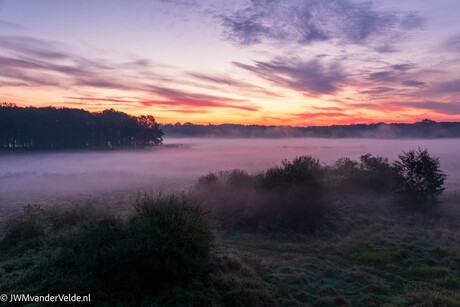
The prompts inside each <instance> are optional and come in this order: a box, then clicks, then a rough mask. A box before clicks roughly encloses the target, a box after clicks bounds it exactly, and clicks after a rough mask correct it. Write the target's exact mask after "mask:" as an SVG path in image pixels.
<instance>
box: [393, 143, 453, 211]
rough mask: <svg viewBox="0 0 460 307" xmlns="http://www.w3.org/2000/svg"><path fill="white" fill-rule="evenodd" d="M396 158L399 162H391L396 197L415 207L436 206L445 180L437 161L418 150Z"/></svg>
mask: <svg viewBox="0 0 460 307" xmlns="http://www.w3.org/2000/svg"><path fill="white" fill-rule="evenodd" d="M398 157H399V160H396V161H394V162H393V169H394V171H395V174H396V196H397V197H398V198H399V199H400V200H401V201H402V202H404V203H405V204H409V205H413V206H417V207H424V206H426V205H433V204H436V203H437V202H438V197H439V196H441V194H442V192H443V191H444V187H443V185H444V180H445V178H446V175H445V174H444V173H443V172H442V171H441V169H440V168H439V159H438V158H433V157H431V156H430V155H429V154H428V151H427V150H426V149H425V150H421V149H420V148H419V149H418V150H410V151H408V152H405V153H403V154H401V155H399V156H398Z"/></svg>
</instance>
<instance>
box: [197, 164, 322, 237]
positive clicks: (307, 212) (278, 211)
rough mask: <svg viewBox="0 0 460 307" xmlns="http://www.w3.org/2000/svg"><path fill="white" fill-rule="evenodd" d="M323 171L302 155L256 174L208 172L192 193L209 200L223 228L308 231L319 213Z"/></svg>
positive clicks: (319, 166) (320, 210)
mask: <svg viewBox="0 0 460 307" xmlns="http://www.w3.org/2000/svg"><path fill="white" fill-rule="evenodd" d="M323 172H324V170H323V168H322V166H321V164H320V162H319V161H318V160H317V159H315V158H312V157H310V156H303V157H298V158H295V159H294V160H293V161H292V162H291V161H286V160H285V161H283V162H282V166H281V167H274V168H270V169H268V170H267V171H266V172H262V173H260V174H257V175H249V174H247V173H246V172H244V171H242V170H233V171H227V172H218V173H211V174H208V175H206V176H204V177H202V178H200V179H199V181H198V184H197V185H196V187H195V190H196V191H197V192H198V193H199V194H200V195H202V196H203V197H205V198H206V199H208V200H210V202H211V203H212V204H213V208H214V210H215V212H216V214H217V215H218V216H219V217H220V220H221V223H223V224H224V225H226V226H231V227H234V226H236V227H242V228H245V229H260V228H263V229H267V228H268V229H279V228H280V227H281V228H290V229H297V230H311V229H312V228H314V227H315V225H316V223H317V219H318V218H319V217H320V216H321V214H322V210H323V205H324V191H323V190H324V189H323V184H322V183H321V176H322V174H323Z"/></svg>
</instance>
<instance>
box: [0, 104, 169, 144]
mask: <svg viewBox="0 0 460 307" xmlns="http://www.w3.org/2000/svg"><path fill="white" fill-rule="evenodd" d="M162 136H163V132H162V130H161V129H160V127H159V125H158V123H157V122H156V121H155V118H154V117H153V116H150V115H149V116H139V117H135V116H131V115H128V114H126V113H123V112H118V111H115V110H113V109H108V110H104V111H102V112H99V113H91V112H88V111H85V110H82V109H70V108H54V107H45V108H35V107H26V108H22V107H18V106H16V105H14V104H8V103H2V104H0V150H8V149H68V148H100V149H102V148H133V147H145V146H151V145H159V144H161V143H162V142H163V139H162Z"/></svg>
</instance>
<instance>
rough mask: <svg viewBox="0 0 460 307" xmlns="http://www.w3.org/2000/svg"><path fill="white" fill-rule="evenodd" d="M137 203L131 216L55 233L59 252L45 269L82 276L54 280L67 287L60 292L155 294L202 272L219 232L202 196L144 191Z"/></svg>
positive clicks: (55, 242)
mask: <svg viewBox="0 0 460 307" xmlns="http://www.w3.org/2000/svg"><path fill="white" fill-rule="evenodd" d="M134 208H135V213H134V214H133V215H132V216H130V217H128V218H126V219H123V218H115V217H110V216H108V217H105V218H104V219H102V220H100V221H97V222H92V223H88V224H86V225H83V226H82V227H80V228H79V229H77V230H76V231H74V232H71V233H65V234H64V235H63V236H61V237H58V238H56V239H55V240H54V242H53V243H52V246H54V247H55V248H57V249H59V250H60V252H59V253H55V254H54V257H53V258H51V259H50V260H49V263H48V265H47V267H46V268H45V270H46V269H47V268H53V270H55V271H56V270H58V271H59V270H61V272H67V274H71V275H72V276H79V280H78V281H77V282H76V281H75V280H73V279H64V280H62V281H61V282H59V283H55V282H53V280H50V282H51V285H53V284H56V285H58V286H59V285H60V286H59V287H62V286H63V287H64V288H63V289H60V290H61V291H64V290H66V291H68V290H69V289H73V290H74V291H76V292H78V291H84V290H85V289H86V290H88V289H91V288H92V289H94V291H101V292H105V293H111V294H113V295H116V293H117V292H118V291H119V292H127V293H140V292H142V293H149V292H150V293H151V292H152V291H155V289H159V288H161V287H162V286H165V285H170V284H171V283H173V282H174V283H180V282H186V281H188V280H189V279H190V278H192V277H193V276H195V275H196V274H198V273H200V271H201V270H202V269H203V267H204V265H205V264H206V262H207V260H208V258H209V257H210V254H211V249H212V246H213V242H214V231H213V227H212V224H211V221H210V220H209V216H208V211H207V210H205V209H204V208H203V206H202V205H201V203H200V202H199V201H198V200H197V199H195V198H190V197H187V196H185V195H169V196H161V195H160V196H156V197H150V196H145V197H144V198H141V199H139V200H137V202H136V203H135V205H134ZM59 276H60V275H59ZM58 278H61V277H58ZM66 282H67V284H65V283H66ZM48 286H49V285H48ZM79 286H81V288H78V287H79ZM53 287H55V286H53ZM75 287H77V288H75ZM114 291H115V292H114Z"/></svg>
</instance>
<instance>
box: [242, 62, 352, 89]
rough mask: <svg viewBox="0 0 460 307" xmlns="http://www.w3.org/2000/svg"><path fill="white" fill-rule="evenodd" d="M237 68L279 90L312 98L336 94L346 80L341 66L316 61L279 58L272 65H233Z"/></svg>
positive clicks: (270, 63)
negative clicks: (273, 84)
mask: <svg viewBox="0 0 460 307" xmlns="http://www.w3.org/2000/svg"><path fill="white" fill-rule="evenodd" d="M234 65H236V66H237V67H240V68H242V69H245V70H247V71H250V72H253V73H255V74H256V75H258V76H259V77H260V78H263V79H266V80H268V81H270V82H272V83H275V84H277V85H279V86H282V87H286V88H289V89H292V90H295V91H299V92H302V93H304V94H306V95H311V96H319V95H323V94H334V93H336V92H337V91H338V90H339V89H340V83H341V82H344V81H345V79H346V74H345V73H344V71H343V69H342V67H341V66H340V65H339V64H336V63H331V64H329V65H326V64H323V63H322V62H320V61H319V60H317V59H315V60H311V61H300V60H297V59H284V58H278V59H274V60H272V61H269V62H262V61H256V62H255V63H254V65H248V64H243V63H239V62H234Z"/></svg>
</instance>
